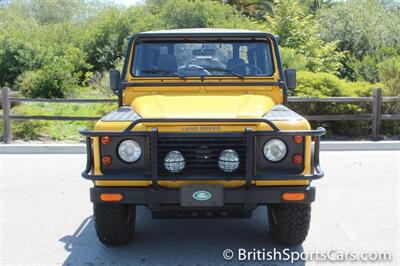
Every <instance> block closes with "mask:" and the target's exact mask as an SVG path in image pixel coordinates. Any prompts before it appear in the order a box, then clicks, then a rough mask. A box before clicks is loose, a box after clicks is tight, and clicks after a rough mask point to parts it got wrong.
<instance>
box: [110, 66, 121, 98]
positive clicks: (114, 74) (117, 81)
mask: <svg viewBox="0 0 400 266" xmlns="http://www.w3.org/2000/svg"><path fill="white" fill-rule="evenodd" d="M120 85H121V74H120V73H119V70H116V69H111V70H110V88H111V90H112V91H113V92H114V93H115V94H118V91H119V88H120Z"/></svg>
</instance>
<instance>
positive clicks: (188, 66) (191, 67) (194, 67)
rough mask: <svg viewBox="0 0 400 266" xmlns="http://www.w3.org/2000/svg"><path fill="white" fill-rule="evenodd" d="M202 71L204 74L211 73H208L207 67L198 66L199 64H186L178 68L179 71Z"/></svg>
mask: <svg viewBox="0 0 400 266" xmlns="http://www.w3.org/2000/svg"><path fill="white" fill-rule="evenodd" d="M191 70H192V71H193V70H194V71H202V72H203V73H204V75H211V73H210V71H208V70H207V69H205V68H204V67H202V66H199V65H194V64H190V63H189V64H186V65H184V66H182V67H181V68H180V69H179V72H181V71H191Z"/></svg>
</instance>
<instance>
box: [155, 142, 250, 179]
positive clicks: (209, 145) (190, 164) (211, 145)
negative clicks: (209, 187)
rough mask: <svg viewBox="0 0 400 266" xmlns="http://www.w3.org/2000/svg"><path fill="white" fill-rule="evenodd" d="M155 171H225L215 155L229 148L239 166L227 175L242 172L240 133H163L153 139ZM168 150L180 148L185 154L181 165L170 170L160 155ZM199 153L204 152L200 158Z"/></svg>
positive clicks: (243, 150) (163, 173) (243, 151)
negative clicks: (205, 156)
mask: <svg viewBox="0 0 400 266" xmlns="http://www.w3.org/2000/svg"><path fill="white" fill-rule="evenodd" d="M157 148H158V149H157V150H158V165H157V168H158V173H159V175H161V176H171V178H174V177H176V176H178V175H179V176H185V175H225V176H226V175H227V173H225V172H223V171H222V170H221V169H220V168H219V166H218V157H219V155H220V153H221V152H222V151H223V150H226V149H233V150H235V151H236V152H237V153H238V154H239V158H240V164H239V168H238V169H237V170H236V171H235V172H233V173H229V176H238V175H240V176H244V174H245V165H246V140H245V138H244V137H233V138H232V137H188V136H182V137H179V138H176V137H175V138H172V137H165V136H162V135H161V134H160V135H159V137H158V142H157ZM172 150H177V151H180V152H181V153H182V154H183V156H184V157H185V161H186V166H185V169H184V170H183V171H182V172H180V173H179V174H172V173H170V172H168V171H167V170H166V169H165V166H164V157H165V156H166V155H167V153H168V152H170V151H172ZM202 155H207V156H208V158H207V159H204V157H202Z"/></svg>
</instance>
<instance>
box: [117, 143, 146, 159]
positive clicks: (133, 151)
mask: <svg viewBox="0 0 400 266" xmlns="http://www.w3.org/2000/svg"><path fill="white" fill-rule="evenodd" d="M118 155H119V157H120V158H121V159H122V160H123V161H125V162H127V163H133V162H136V161H137V160H139V158H140V156H141V155H142V149H141V148H140V145H139V143H137V142H136V141H134V140H131V139H127V140H124V141H123V142H121V143H120V144H119V146H118Z"/></svg>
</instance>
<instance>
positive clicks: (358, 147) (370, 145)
mask: <svg viewBox="0 0 400 266" xmlns="http://www.w3.org/2000/svg"><path fill="white" fill-rule="evenodd" d="M321 150H322V151H393V150H399V151H400V141H322V142H321ZM85 153H86V150H85V144H0V154H85Z"/></svg>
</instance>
